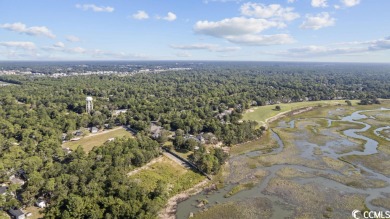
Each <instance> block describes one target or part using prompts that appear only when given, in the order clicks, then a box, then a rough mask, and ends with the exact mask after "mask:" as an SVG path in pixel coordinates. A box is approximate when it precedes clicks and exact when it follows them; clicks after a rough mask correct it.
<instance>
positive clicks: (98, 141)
mask: <svg viewBox="0 0 390 219" xmlns="http://www.w3.org/2000/svg"><path fill="white" fill-rule="evenodd" d="M122 137H128V138H131V137H133V134H132V133H131V132H129V131H127V130H126V129H124V128H119V129H115V130H107V131H103V132H99V133H96V134H90V135H88V136H85V137H83V138H81V139H80V140H78V141H69V142H66V143H65V144H63V145H62V147H63V148H70V149H72V150H76V148H77V147H78V146H79V145H81V146H82V147H83V148H84V151H85V152H87V153H88V152H89V151H91V150H92V148H93V147H95V146H101V145H102V144H103V143H104V142H106V141H107V140H108V139H110V138H122Z"/></svg>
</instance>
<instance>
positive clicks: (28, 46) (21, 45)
mask: <svg viewBox="0 0 390 219" xmlns="http://www.w3.org/2000/svg"><path fill="white" fill-rule="evenodd" d="M0 45H1V46H4V47H7V48H16V49H25V50H34V49H35V48H36V46H35V44H34V43H33V42H20V41H10V42H0Z"/></svg>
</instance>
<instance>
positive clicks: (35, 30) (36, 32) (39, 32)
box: [0, 22, 56, 38]
mask: <svg viewBox="0 0 390 219" xmlns="http://www.w3.org/2000/svg"><path fill="white" fill-rule="evenodd" d="M0 28H3V29H6V30H10V31H14V32H17V33H24V34H27V35H30V36H46V37H49V38H55V37H56V36H55V35H54V34H53V33H52V32H51V31H50V30H49V29H48V28H47V27H45V26H33V27H27V26H26V25H25V24H23V23H20V22H17V23H12V24H9V23H6V24H2V25H0Z"/></svg>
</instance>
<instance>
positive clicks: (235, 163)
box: [176, 108, 390, 219]
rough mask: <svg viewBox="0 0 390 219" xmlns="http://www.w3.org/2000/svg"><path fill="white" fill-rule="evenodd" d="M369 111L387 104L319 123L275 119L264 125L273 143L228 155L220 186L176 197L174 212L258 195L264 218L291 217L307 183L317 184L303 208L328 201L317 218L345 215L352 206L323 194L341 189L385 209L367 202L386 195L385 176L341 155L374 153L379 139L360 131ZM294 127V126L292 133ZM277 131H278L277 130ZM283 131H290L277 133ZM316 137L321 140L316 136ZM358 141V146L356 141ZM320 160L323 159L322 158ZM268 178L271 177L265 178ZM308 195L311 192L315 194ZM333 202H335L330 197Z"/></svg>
mask: <svg viewBox="0 0 390 219" xmlns="http://www.w3.org/2000/svg"><path fill="white" fill-rule="evenodd" d="M373 111H378V112H383V113H390V109H386V108H380V109H375V110H360V111H355V112H353V113H352V114H349V115H347V116H343V117H339V118H338V119H329V118H321V119H322V120H324V121H325V123H326V125H324V126H323V127H321V126H319V125H318V124H317V123H318V121H320V120H321V119H318V118H317V119H313V118H299V119H293V120H291V121H289V122H286V121H285V120H283V121H280V122H279V123H278V125H277V126H276V127H274V129H271V130H270V132H271V133H270V135H271V138H272V140H273V141H274V142H275V144H276V145H277V147H274V148H273V149H272V150H271V151H263V150H254V151H249V152H245V153H243V154H239V155H235V156H232V157H230V159H229V160H228V164H227V165H228V167H229V168H228V174H227V176H225V180H224V186H223V188H221V189H218V190H214V191H207V192H206V191H204V192H201V193H199V194H197V195H194V196H192V197H190V198H189V199H187V200H185V201H183V202H181V203H179V204H178V207H177V213H176V217H177V218H179V219H181V218H188V217H189V216H190V215H192V214H194V213H195V214H196V213H197V212H201V211H204V210H207V209H210V208H211V207H213V206H215V205H221V204H224V203H240V202H243V201H245V200H252V199H255V198H261V199H265V200H267V201H268V202H270V203H272V205H271V206H272V207H271V208H272V209H271V210H272V214H271V217H270V218H275V219H279V218H294V216H296V215H297V212H296V211H297V209H304V208H305V206H303V204H302V203H305V202H303V201H302V200H303V199H304V198H306V195H307V193H310V192H311V191H312V190H313V188H318V189H317V191H315V190H313V194H317V196H318V200H316V198H310V197H311V196H308V197H309V198H308V200H307V202H308V203H309V204H308V206H307V208H308V209H310V203H313V209H314V211H315V206H316V205H315V204H318V205H319V206H321V203H315V202H321V201H323V202H324V203H325V204H327V206H328V207H326V210H322V211H323V212H326V214H325V213H321V217H318V218H323V217H322V216H324V215H326V216H330V217H331V218H334V217H336V216H343V215H345V217H344V218H347V217H350V211H352V210H353V209H349V208H347V207H345V208H342V207H339V206H333V204H334V203H332V197H328V196H331V194H335V195H336V197H334V198H335V199H336V198H337V201H340V200H344V199H343V198H346V197H347V195H348V198H349V197H353V198H356V197H355V196H354V195H357V196H358V198H356V199H357V200H361V201H360V202H363V204H364V206H365V207H366V209H370V210H377V211H379V210H381V211H386V210H389V209H386V208H384V207H383V206H378V205H374V204H373V203H372V201H373V200H374V199H390V178H389V176H388V175H385V174H382V173H379V172H378V171H375V170H373V169H371V168H369V167H367V166H365V165H364V164H362V163H359V162H356V163H350V162H346V161H345V159H344V158H345V157H347V156H349V157H356V156H368V155H375V154H377V153H378V145H379V143H378V142H377V141H375V140H374V139H371V138H369V137H367V136H364V135H362V133H363V132H367V131H368V130H369V129H370V128H371V125H370V124H368V123H366V122H364V121H362V120H364V119H367V118H368V117H367V116H366V115H364V113H366V112H373ZM371 119H375V118H371ZM314 120H315V121H314ZM313 121H314V122H313ZM316 122H317V123H316ZM338 122H342V123H347V124H351V125H356V126H358V127H363V128H347V129H345V130H343V131H342V132H340V133H337V132H335V131H333V129H334V128H332V127H334V126H335V125H334V124H333V123H335V124H336V123H338ZM389 128H390V127H389V126H387V127H386V126H384V127H382V128H378V129H376V130H375V135H377V136H380V133H381V131H383V130H386V129H389ZM274 130H275V131H274ZM294 131H296V132H297V133H296V136H295V135H294ZM279 132H280V133H284V134H283V135H278V133H279ZM286 133H287V134H286ZM284 136H294V137H293V138H289V139H283V138H284ZM313 136H314V137H313ZM320 138H322V139H325V140H323V141H322V142H321V139H320ZM382 138H383V139H384V140H386V141H388V145H390V139H388V138H385V137H383V136H382ZM357 142H358V143H357ZM359 142H360V148H359V147H357V146H359ZM361 146H363V147H361ZM258 160H259V163H260V164H259V163H256V165H249V166H248V165H246V166H245V165H241V164H240V162H241V163H245V162H252V163H253V162H254V161H256V162H257V161H258ZM329 160H330V161H329ZM260 161H261V162H260ZM323 161H327V162H325V163H324V162H323ZM378 162H380V161H378ZM264 164H266V165H264ZM240 168H241V169H240ZM389 168H390V167H389ZM282 170H283V171H284V172H282ZM286 170H289V171H293V174H290V175H291V176H289V177H286V176H284V175H283V173H286ZM240 172H241V173H243V174H244V177H239V176H238V175H240V174H239V173H240ZM259 172H260V173H265V174H264V175H262V177H258V178H259V180H253V179H254V178H255V177H254V176H257V175H256V173H259ZM272 181H273V183H271V182H272ZM248 182H252V184H251V185H252V186H251V187H250V188H248V189H244V190H242V191H239V192H237V193H235V194H233V195H231V194H229V192H231V191H232V189H234V187H236V186H237V185H240V184H245V183H248ZM356 182H358V183H356ZM359 183H361V184H359ZM271 184H272V185H271ZM291 185H294V186H295V187H292V186H291ZM288 186H290V187H291V188H302V189H303V191H304V190H308V191H309V192H307V193H306V192H305V194H302V197H296V196H297V195H296V194H298V196H299V193H291V194H290V193H289V190H288V188H290V187H288ZM313 196H314V197H315V195H313ZM359 198H360V199H359ZM312 199H314V200H312ZM339 199H340V200H339ZM349 199H352V198H349ZM200 200H207V203H206V204H205V205H199V203H200ZM324 200H328V201H324ZM335 203H337V202H336V201H335ZM357 207H358V206H356V208H357ZM258 210H259V211H261V210H263V209H258ZM308 211H309V210H308ZM347 213H348V216H347ZM307 215H310V212H309V213H308V214H307ZM324 217H325V216H324Z"/></svg>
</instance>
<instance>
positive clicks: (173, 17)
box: [157, 12, 177, 21]
mask: <svg viewBox="0 0 390 219" xmlns="http://www.w3.org/2000/svg"><path fill="white" fill-rule="evenodd" d="M157 18H158V19H163V20H166V21H174V20H176V18H177V16H176V14H174V13H172V12H168V14H167V16H165V17H162V18H160V17H157Z"/></svg>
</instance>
